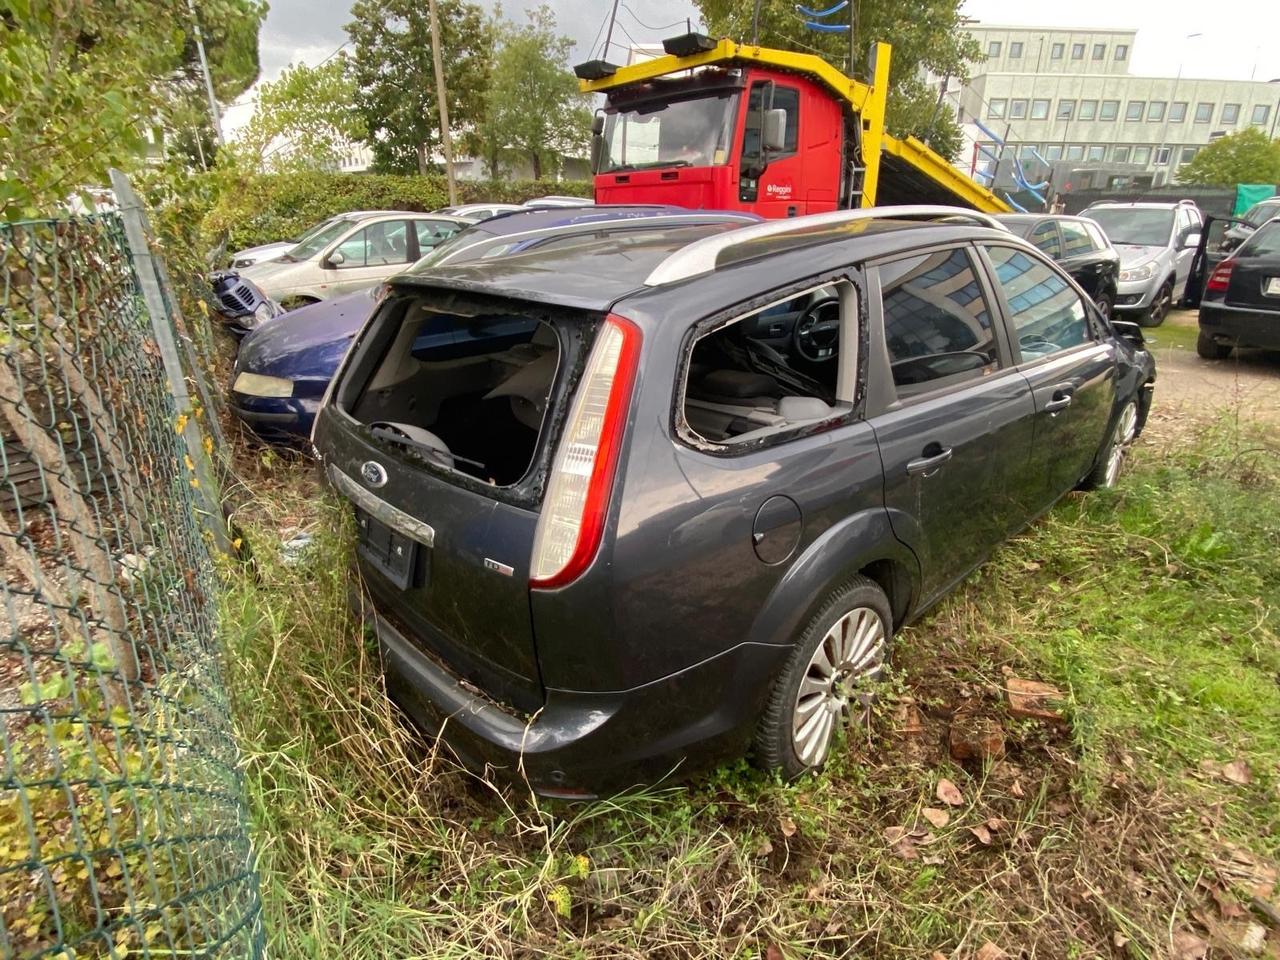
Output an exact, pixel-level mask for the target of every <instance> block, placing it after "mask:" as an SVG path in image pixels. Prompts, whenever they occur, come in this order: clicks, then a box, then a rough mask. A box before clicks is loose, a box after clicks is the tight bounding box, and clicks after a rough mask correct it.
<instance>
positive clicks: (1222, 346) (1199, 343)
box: [1196, 330, 1231, 360]
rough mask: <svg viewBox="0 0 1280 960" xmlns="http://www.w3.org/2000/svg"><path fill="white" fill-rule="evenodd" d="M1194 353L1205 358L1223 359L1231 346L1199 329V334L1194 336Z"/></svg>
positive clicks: (1229, 351)
mask: <svg viewBox="0 0 1280 960" xmlns="http://www.w3.org/2000/svg"><path fill="white" fill-rule="evenodd" d="M1196 353H1198V354H1200V356H1202V357H1203V358H1204V359H1206V360H1225V359H1227V355H1228V354H1230V353H1231V346H1230V344H1226V343H1219V342H1218V341H1217V340H1215V339H1213V337H1211V336H1209V335H1208V334H1207V333H1205V332H1204V331H1203V330H1201V331H1200V336H1198V337H1196Z"/></svg>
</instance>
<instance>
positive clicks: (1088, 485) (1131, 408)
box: [1080, 400, 1138, 490]
mask: <svg viewBox="0 0 1280 960" xmlns="http://www.w3.org/2000/svg"><path fill="white" fill-rule="evenodd" d="M1137 435H1138V401H1137V400H1130V401H1129V402H1128V403H1126V404H1125V405H1124V409H1123V410H1121V411H1120V416H1118V417H1116V426H1115V429H1114V430H1112V431H1111V438H1110V440H1109V441H1108V442H1107V446H1106V448H1105V449H1103V450H1102V451H1101V452H1099V454H1098V462H1097V463H1095V464H1094V465H1093V469H1092V470H1090V471H1089V475H1088V476H1087V477H1085V478H1084V482H1082V483H1081V484H1080V486H1081V487H1082V488H1083V489H1085V490H1098V489H1101V488H1103V487H1114V486H1115V485H1116V481H1117V480H1119V479H1120V471H1121V470H1122V469H1124V462H1125V460H1127V459H1128V457H1129V448H1130V447H1131V446H1133V438H1134V437H1136V436H1137Z"/></svg>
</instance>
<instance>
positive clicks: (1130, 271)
mask: <svg viewBox="0 0 1280 960" xmlns="http://www.w3.org/2000/svg"><path fill="white" fill-rule="evenodd" d="M1081 216H1084V217H1088V218H1089V219H1090V220H1092V221H1094V222H1095V223H1097V224H1098V225H1099V226H1100V227H1102V229H1103V231H1104V232H1105V233H1106V235H1107V238H1108V239H1109V240H1110V241H1111V245H1112V246H1114V247H1115V248H1116V251H1117V252H1118V253H1119V254H1120V283H1119V284H1118V286H1117V288H1116V302H1115V306H1114V307H1113V310H1114V315H1115V316H1116V317H1117V318H1119V319H1124V320H1137V321H1138V323H1140V324H1142V325H1143V326H1144V327H1158V326H1160V324H1162V323H1164V318H1165V317H1167V316H1168V315H1169V311H1170V310H1171V309H1173V306H1174V305H1175V304H1177V303H1180V302H1182V301H1183V300H1184V299H1186V295H1187V277H1188V276H1190V274H1191V261H1192V260H1193V259H1194V258H1195V255H1196V248H1197V247H1198V246H1200V233H1201V231H1202V230H1203V229H1204V217H1202V216H1201V214H1200V209H1199V208H1198V207H1197V206H1196V205H1195V203H1193V202H1192V201H1190V200H1179V201H1177V202H1176V203H1112V202H1106V201H1103V202H1101V203H1095V204H1093V205H1092V206H1090V207H1088V208H1087V209H1086V210H1085V211H1084V212H1083V213H1082V214H1081Z"/></svg>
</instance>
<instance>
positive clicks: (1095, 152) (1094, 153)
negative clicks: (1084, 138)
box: [1085, 146, 1107, 163]
mask: <svg viewBox="0 0 1280 960" xmlns="http://www.w3.org/2000/svg"><path fill="white" fill-rule="evenodd" d="M1085 159H1086V160H1088V161H1089V162H1090V163H1101V162H1102V161H1103V160H1105V159H1107V148H1106V147H1105V146H1103V147H1090V148H1089V151H1088V152H1087V153H1086V154H1085Z"/></svg>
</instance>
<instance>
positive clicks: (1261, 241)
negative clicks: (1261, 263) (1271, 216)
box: [1236, 221, 1280, 258]
mask: <svg viewBox="0 0 1280 960" xmlns="http://www.w3.org/2000/svg"><path fill="white" fill-rule="evenodd" d="M1236 257H1237V258H1240V257H1280V221H1278V222H1276V223H1270V224H1267V226H1265V227H1263V228H1262V229H1260V230H1258V231H1257V232H1255V233H1254V234H1253V236H1251V237H1250V238H1249V239H1248V240H1246V241H1245V242H1244V244H1243V245H1242V246H1241V247H1240V249H1239V250H1238V251H1237V252H1236Z"/></svg>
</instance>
